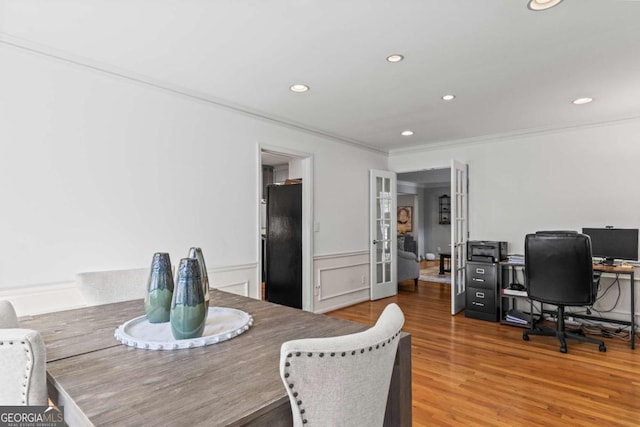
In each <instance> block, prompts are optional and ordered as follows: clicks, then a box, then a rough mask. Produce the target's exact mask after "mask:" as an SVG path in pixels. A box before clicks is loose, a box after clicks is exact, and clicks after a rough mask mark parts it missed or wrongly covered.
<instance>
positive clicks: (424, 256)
mask: <svg viewBox="0 0 640 427" xmlns="http://www.w3.org/2000/svg"><path fill="white" fill-rule="evenodd" d="M397 177H398V186H397V188H398V198H397V200H398V212H399V214H400V211H401V210H402V209H404V211H403V212H409V213H410V216H411V219H410V225H409V226H405V227H400V223H399V226H398V250H402V251H405V252H412V253H414V254H415V255H416V257H417V259H418V261H419V262H420V277H419V279H420V280H422V281H428V282H437V283H442V284H444V285H447V284H450V283H451V258H450V256H451V216H450V214H451V212H450V198H451V169H450V168H438V169H429V170H421V171H415V172H404V173H399V174H398V175H397ZM405 258H406V257H405ZM399 267H400V266H399ZM441 295H445V296H446V295H448V294H447V293H442V294H441Z"/></svg>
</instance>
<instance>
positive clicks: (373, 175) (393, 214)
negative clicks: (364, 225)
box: [369, 169, 398, 300]
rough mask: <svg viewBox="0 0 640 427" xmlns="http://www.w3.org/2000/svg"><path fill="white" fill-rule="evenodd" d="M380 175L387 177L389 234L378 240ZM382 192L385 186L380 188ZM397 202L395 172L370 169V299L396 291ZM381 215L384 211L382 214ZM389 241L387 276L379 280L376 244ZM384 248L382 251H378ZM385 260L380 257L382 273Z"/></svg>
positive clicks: (385, 296)
mask: <svg viewBox="0 0 640 427" xmlns="http://www.w3.org/2000/svg"><path fill="white" fill-rule="evenodd" d="M378 178H382V179H383V180H389V196H390V197H389V199H388V200H389V203H390V206H389V209H390V212H389V216H388V218H386V221H388V222H389V231H388V232H389V236H388V238H387V239H385V238H384V236H383V237H381V238H382V239H383V240H378V222H379V220H382V218H378V216H377V215H376V213H377V212H378V211H379V207H378V206H379V203H380V197H379V194H378V193H377V191H376V180H377V179H378ZM383 192H384V189H383ZM397 202H398V188H397V178H396V173H395V172H392V171H387V170H380V169H369V277H370V280H369V299H370V300H377V299H382V298H387V297H390V296H394V295H397V294H398V233H397ZM383 217H384V215H383ZM380 244H389V245H390V248H389V249H390V252H391V253H390V256H391V260H390V261H388V262H387V263H388V265H389V266H390V269H389V270H390V271H389V273H390V277H388V279H389V280H386V281H384V282H381V283H378V273H377V268H378V259H377V256H378V250H377V248H378V245H380ZM382 254H384V251H383V252H381V255H382ZM385 264H386V263H385V261H384V260H382V264H381V265H382V270H381V271H382V275H383V277H384V275H385V273H384V271H385V268H384V266H385Z"/></svg>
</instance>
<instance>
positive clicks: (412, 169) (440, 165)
mask: <svg viewBox="0 0 640 427" xmlns="http://www.w3.org/2000/svg"><path fill="white" fill-rule="evenodd" d="M454 161H458V162H461V163H465V164H466V165H467V170H466V172H467V173H466V175H467V226H466V234H467V236H466V239H467V240H468V239H469V236H470V231H469V230H470V229H471V228H470V221H469V219H470V218H469V214H470V212H471V209H470V204H469V187H470V183H471V179H470V178H469V167H468V163H467V161H466V160H460V159H455V158H451V159H450V160H449V162H448V163H443V162H438V163H436V164H430V165H425V166H422V167H408V168H406V169H404V168H403V169H389V170H391V171H393V172H395V173H396V175H397V174H401V173H409V172H420V171H425V170H433V169H449V170H453V167H452V165H453V162H454ZM450 185H453V182H451V183H450ZM452 196H453V195H452ZM453 226H454V224H451V227H453ZM452 230H453V229H452ZM452 234H453V231H452ZM451 239H452V238H450V239H449V243H450V245H451V250H452V251H453V248H454V245H455V242H453V241H452V240H451ZM463 263H464V264H466V260H463ZM452 267H453V265H452ZM452 270H453V268H452ZM451 273H452V275H453V271H452V272H451ZM452 282H453V280H452ZM453 292H454V290H453V284H452V292H451V293H452V294H453ZM452 297H453V296H452ZM452 301H453V299H452ZM452 303H453V302H452ZM452 315H455V313H452Z"/></svg>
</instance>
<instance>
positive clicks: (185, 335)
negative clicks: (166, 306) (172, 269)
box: [170, 258, 207, 340]
mask: <svg viewBox="0 0 640 427" xmlns="http://www.w3.org/2000/svg"><path fill="white" fill-rule="evenodd" d="M206 311H207V307H206V306H205V303H204V292H203V289H202V279H201V278H200V268H199V266H198V260H197V259H195V258H183V259H181V260H180V265H179V266H178V275H177V278H176V286H175V290H174V292H173V300H172V301H171V316H170V317H171V333H172V334H173V337H174V338H175V339H177V340H183V339H189V338H198V337H201V336H202V333H203V332H204V325H205V319H206V317H205V316H206Z"/></svg>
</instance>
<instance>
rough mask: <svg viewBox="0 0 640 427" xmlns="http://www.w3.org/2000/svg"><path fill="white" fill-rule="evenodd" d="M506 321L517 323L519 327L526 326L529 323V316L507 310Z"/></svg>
mask: <svg viewBox="0 0 640 427" xmlns="http://www.w3.org/2000/svg"><path fill="white" fill-rule="evenodd" d="M506 320H507V322H513V323H518V324H520V325H528V324H529V323H531V316H529V315H528V314H525V313H523V312H521V311H518V310H509V311H508V312H507V317H506Z"/></svg>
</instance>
